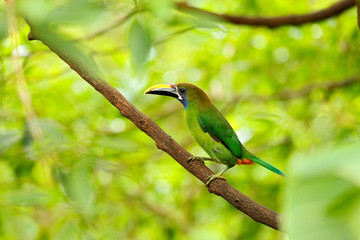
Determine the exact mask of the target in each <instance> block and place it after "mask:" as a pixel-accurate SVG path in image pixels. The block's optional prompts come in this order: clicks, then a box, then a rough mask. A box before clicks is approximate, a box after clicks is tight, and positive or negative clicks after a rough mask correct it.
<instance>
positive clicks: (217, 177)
mask: <svg viewBox="0 0 360 240" xmlns="http://www.w3.org/2000/svg"><path fill="white" fill-rule="evenodd" d="M215 179H221V180H225V181H226V178H224V177H222V176H221V175H220V174H214V175H211V176H209V177H208V178H207V179H206V183H205V186H206V187H208V186H209V184H210V183H211V182H212V181H214V180H215Z"/></svg>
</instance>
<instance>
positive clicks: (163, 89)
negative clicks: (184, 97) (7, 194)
mask: <svg viewBox="0 0 360 240" xmlns="http://www.w3.org/2000/svg"><path fill="white" fill-rule="evenodd" d="M144 94H155V95H163V96H169V97H174V98H176V99H181V96H180V95H179V93H178V92H177V87H176V86H175V85H174V84H158V85H155V86H152V87H150V88H148V89H147V90H146V91H145V92H144Z"/></svg>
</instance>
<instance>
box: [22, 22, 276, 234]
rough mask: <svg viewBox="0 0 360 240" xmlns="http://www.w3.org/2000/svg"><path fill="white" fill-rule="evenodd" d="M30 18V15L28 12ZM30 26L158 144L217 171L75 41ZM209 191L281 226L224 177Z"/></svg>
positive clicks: (195, 169) (183, 160) (202, 169)
mask: <svg viewBox="0 0 360 240" xmlns="http://www.w3.org/2000/svg"><path fill="white" fill-rule="evenodd" d="M25 18H26V16H25ZM26 21H27V23H28V24H29V26H30V29H31V32H30V33H29V36H28V38H29V40H35V39H37V40H40V41H41V42H42V43H43V44H45V45H46V46H48V47H49V48H50V50H51V51H53V52H54V53H55V54H57V55H58V56H59V57H60V58H61V59H62V60H63V61H64V62H66V63H67V64H68V65H69V66H70V67H71V68H72V69H73V70H74V71H76V72H77V73H78V74H79V75H80V76H81V77H82V78H83V79H84V80H85V81H87V82H88V83H89V84H90V85H91V86H93V87H94V88H95V90H97V91H98V92H100V93H101V94H102V95H103V96H104V97H105V98H106V99H107V100H108V101H109V102H110V103H111V104H112V105H114V106H115V107H116V108H117V109H118V110H119V111H120V113H121V115H123V116H124V117H126V118H128V119H129V120H130V121H132V122H133V123H134V124H135V125H136V126H137V127H138V128H139V129H140V130H141V131H143V132H144V133H146V134H147V135H148V136H149V137H151V138H152V139H153V140H154V141H155V144H156V146H157V147H158V148H159V149H161V150H163V151H164V152H166V153H168V154H169V155H170V156H171V157H172V158H174V159H175V160H176V161H177V162H178V163H180V164H181V165H182V166H183V167H184V168H185V169H186V170H188V171H189V172H190V173H192V174H193V175H194V176H196V177H197V178H198V179H199V180H200V181H202V182H204V183H205V182H206V179H207V178H208V177H209V176H210V175H212V174H213V172H212V171H211V170H210V169H209V168H207V167H206V166H205V165H204V164H203V163H200V162H198V161H194V162H192V163H190V164H189V163H187V159H188V158H189V157H190V156H191V154H190V153H189V152H187V151H186V150H185V149H183V148H182V147H181V146H180V145H179V144H178V143H177V142H175V141H174V140H173V139H172V138H171V137H170V136H169V135H167V134H166V133H165V132H164V131H163V130H162V129H161V128H160V127H159V126H158V125H156V123H155V122H154V121H153V120H152V119H150V118H149V117H147V116H146V115H144V114H143V113H142V112H140V111H139V110H138V109H137V108H135V107H134V106H133V105H132V104H131V103H130V102H129V101H128V100H127V99H126V98H125V97H124V96H123V95H122V94H121V93H120V92H118V91H117V90H116V89H115V88H114V87H112V86H111V85H110V84H109V83H107V82H106V81H105V80H103V79H102V78H101V77H99V75H98V74H97V73H95V72H94V69H96V68H94V67H93V66H92V62H87V61H86V60H84V59H83V58H82V56H81V53H80V52H79V51H78V49H76V48H75V47H74V46H73V45H72V44H70V43H69V42H67V41H64V40H63V39H61V38H59V37H58V36H57V35H55V34H53V33H52V32H51V30H50V29H48V28H47V27H44V26H43V25H39V24H38V23H36V22H32V21H30V20H29V19H26ZM208 191H209V192H211V193H214V194H216V195H218V196H221V197H222V198H224V199H225V200H226V201H228V202H229V203H230V204H231V205H233V206H234V207H235V208H237V209H239V210H240V211H242V212H243V213H245V214H246V215H248V216H249V217H251V218H252V219H254V220H255V221H257V222H259V223H262V224H265V225H267V226H269V227H271V228H274V229H279V219H280V217H279V214H278V213H277V212H274V211H272V210H270V209H268V208H266V207H264V206H262V205H260V204H259V203H257V202H255V201H253V200H252V199H250V198H248V197H247V196H245V195H244V194H242V193H241V192H239V191H238V190H236V189H235V188H233V187H232V186H231V185H230V184H229V183H228V182H226V181H223V180H215V181H213V182H212V183H211V184H210V185H209V187H208Z"/></svg>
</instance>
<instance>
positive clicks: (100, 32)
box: [74, 10, 141, 41]
mask: <svg viewBox="0 0 360 240" xmlns="http://www.w3.org/2000/svg"><path fill="white" fill-rule="evenodd" d="M139 12H141V10H135V11H133V12H130V13H128V14H127V15H126V16H124V17H121V18H119V19H118V20H116V21H115V22H113V23H112V24H109V25H108V26H107V27H105V28H103V29H100V30H98V31H96V32H93V33H90V34H89V35H87V36H84V37H81V38H78V39H75V40H74V41H81V40H91V39H93V38H96V37H98V36H101V35H103V34H105V33H107V32H109V31H111V30H112V29H114V28H116V27H118V26H121V25H122V24H124V23H125V22H126V21H127V20H129V19H130V18H131V17H132V16H134V15H135V14H137V13H139Z"/></svg>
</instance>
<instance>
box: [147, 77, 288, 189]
mask: <svg viewBox="0 0 360 240" xmlns="http://www.w3.org/2000/svg"><path fill="white" fill-rule="evenodd" d="M145 94H156V95H164V96H169V97H174V98H176V99H178V100H179V101H180V102H181V103H182V104H183V105H184V109H185V120H186V124H187V126H188V128H189V130H190V133H191V135H192V136H193V137H194V139H195V140H196V142H197V143H198V144H199V145H200V146H201V147H202V148H203V149H204V150H205V152H207V154H208V155H209V156H210V158H205V157H195V156H192V157H190V158H189V162H190V161H193V160H200V161H206V160H208V161H213V162H216V163H220V164H224V165H226V168H225V169H224V170H222V171H221V172H219V173H217V174H214V175H212V176H210V177H209V178H208V179H207V182H206V186H208V185H209V184H210V183H211V182H212V181H213V180H215V179H217V178H223V177H221V175H222V174H223V173H224V172H225V171H227V170H228V169H229V168H231V167H233V166H235V165H236V164H246V165H247V164H252V163H257V164H259V165H261V166H263V167H265V168H267V169H269V170H270V171H272V172H274V173H277V174H279V175H281V176H286V174H285V173H283V172H282V171H281V170H279V169H277V168H276V167H274V166H272V165H271V164H269V163H267V162H265V161H263V160H261V159H260V158H258V157H257V156H255V155H254V154H252V153H250V152H249V151H248V150H247V149H246V148H245V147H244V146H243V145H242V144H241V142H240V140H239V138H238V136H237V135H236V133H235V131H234V129H233V128H232V127H231V126H230V124H229V122H228V121H227V120H226V119H225V118H224V116H223V115H222V114H221V113H220V112H219V110H218V109H217V108H216V107H215V106H214V105H213V104H212V102H211V100H210V98H209V97H208V96H207V95H206V93H205V92H204V91H203V90H202V89H201V88H199V87H197V86H195V85H193V84H190V83H178V84H159V85H155V86H153V87H150V88H149V89H147V90H146V91H145Z"/></svg>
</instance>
